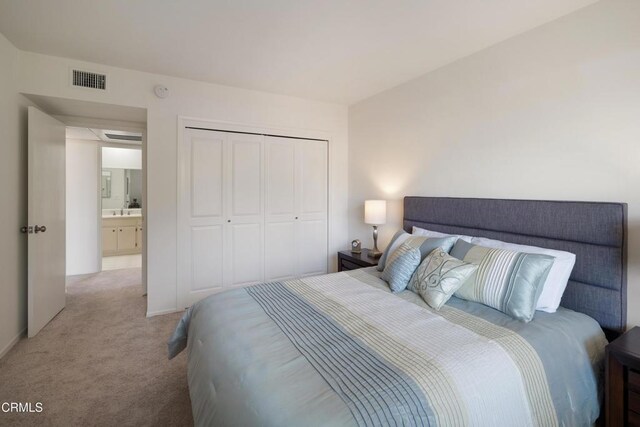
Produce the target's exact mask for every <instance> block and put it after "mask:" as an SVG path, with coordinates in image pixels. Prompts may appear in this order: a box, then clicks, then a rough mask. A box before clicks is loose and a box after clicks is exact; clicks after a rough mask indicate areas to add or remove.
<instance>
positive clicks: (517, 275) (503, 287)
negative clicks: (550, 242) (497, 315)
mask: <svg viewBox="0 0 640 427" xmlns="http://www.w3.org/2000/svg"><path fill="white" fill-rule="evenodd" d="M451 255H452V256H454V257H456V258H458V259H461V260H463V261H465V262H467V263H471V264H475V265H477V266H478V269H477V270H476V271H475V272H474V273H473V274H472V275H471V276H469V278H468V279H467V280H466V281H465V282H464V283H463V284H462V286H461V287H460V289H458V290H457V291H456V293H455V296H457V297H458V298H462V299H466V300H468V301H475V302H479V303H481V304H484V305H488V306H489V307H493V308H495V309H497V310H500V311H502V312H503V313H505V314H508V315H509V316H511V317H513V318H514V319H518V320H522V321H523V322H529V321H530V320H531V319H533V316H534V314H535V311H536V303H537V302H538V298H540V293H541V292H542V285H543V284H544V281H545V280H546V278H547V275H548V274H549V270H551V266H553V261H554V258H553V257H552V256H548V255H538V254H529V253H526V252H517V251H511V250H507V249H495V248H486V247H483V246H476V245H472V244H471V243H467V242H464V241H462V240H458V243H456V245H455V246H454V247H453V249H452V250H451Z"/></svg>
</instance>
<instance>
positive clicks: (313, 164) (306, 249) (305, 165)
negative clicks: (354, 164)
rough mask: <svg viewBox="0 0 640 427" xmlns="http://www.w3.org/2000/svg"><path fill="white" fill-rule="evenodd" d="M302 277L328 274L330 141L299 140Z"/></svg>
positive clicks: (299, 255)
mask: <svg viewBox="0 0 640 427" xmlns="http://www.w3.org/2000/svg"><path fill="white" fill-rule="evenodd" d="M298 153H299V155H298V159H297V162H296V163H297V167H298V177H299V185H298V197H297V202H298V212H299V214H298V221H297V225H298V249H297V250H298V272H297V273H298V276H309V275H316V274H324V273H326V272H327V142H326V141H310V140H299V141H298Z"/></svg>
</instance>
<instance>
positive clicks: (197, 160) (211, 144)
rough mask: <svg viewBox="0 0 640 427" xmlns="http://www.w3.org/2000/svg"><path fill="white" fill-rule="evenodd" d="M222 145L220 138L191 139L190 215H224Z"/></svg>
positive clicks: (215, 136)
mask: <svg viewBox="0 0 640 427" xmlns="http://www.w3.org/2000/svg"><path fill="white" fill-rule="evenodd" d="M223 146H224V140H223V139H222V138H220V137H219V136H218V135H212V138H210V139H205V138H193V139H192V140H191V156H190V157H191V159H190V160H191V176H190V183H191V216H192V217H217V218H220V217H222V215H223V166H224V165H223V161H224V156H223Z"/></svg>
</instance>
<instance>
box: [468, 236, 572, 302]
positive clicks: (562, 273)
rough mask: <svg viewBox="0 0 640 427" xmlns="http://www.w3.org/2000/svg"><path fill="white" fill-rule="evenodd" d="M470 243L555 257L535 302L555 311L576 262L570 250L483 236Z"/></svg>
mask: <svg viewBox="0 0 640 427" xmlns="http://www.w3.org/2000/svg"><path fill="white" fill-rule="evenodd" d="M471 243H472V244H474V245H478V246H485V247H488V248H495V249H508V250H512V251H518V252H527V253H530V254H541V255H549V256H552V257H554V258H555V260H554V262H553V265H552V266H551V270H549V275H548V276H547V280H545V282H544V284H543V285H542V293H541V294H540V298H539V299H538V303H537V304H536V310H540V311H546V312H547V313H555V312H556V310H557V309H558V307H559V306H560V300H561V299H562V294H564V290H565V289H566V287H567V282H568V281H569V276H571V271H572V270H573V266H574V265H575V263H576V256H575V255H574V254H572V253H570V252H564V251H556V250H553V249H546V248H539V247H537V246H526V245H516V244H514V243H507V242H503V241H501V240H493V239H487V238H485V237H474V238H473V239H472V240H471Z"/></svg>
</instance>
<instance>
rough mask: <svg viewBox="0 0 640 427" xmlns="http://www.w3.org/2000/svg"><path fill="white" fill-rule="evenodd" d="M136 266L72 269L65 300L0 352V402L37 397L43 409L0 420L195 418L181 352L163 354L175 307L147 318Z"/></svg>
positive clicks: (63, 422)
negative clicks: (31, 333) (80, 272)
mask: <svg viewBox="0 0 640 427" xmlns="http://www.w3.org/2000/svg"><path fill="white" fill-rule="evenodd" d="M141 294H142V288H141V285H140V269H127V270H114V271H105V272H102V273H98V274H95V275H90V276H82V277H74V278H71V279H70V280H69V283H68V285H67V307H66V308H65V309H64V310H63V311H62V312H61V313H60V314H58V315H57V316H56V317H55V318H54V319H53V321H51V323H49V324H48V325H47V326H46V327H45V328H44V329H43V330H42V331H41V332H40V333H39V334H38V335H37V336H36V337H34V338H30V339H26V338H25V339H22V340H21V341H20V342H19V343H18V344H17V345H16V346H15V347H14V348H13V349H11V351H10V352H9V353H8V354H7V355H6V356H5V357H3V358H2V359H0V404H2V402H32V403H33V404H35V402H42V405H43V411H42V413H39V414H38V413H36V414H24V413H22V414H7V413H4V412H2V411H1V410H0V425H3V426H4V425H52V426H76V425H80V426H89V425H95V426H103V425H104V426H124V425H131V426H143V425H154V426H159V425H171V426H183V425H184V426H187V425H193V419H192V416H191V403H190V400H189V392H188V389H187V379H186V358H185V354H184V353H183V354H180V355H179V356H178V357H176V358H175V359H173V360H167V349H166V342H167V339H168V338H169V335H170V334H171V332H172V331H173V328H174V326H175V324H176V322H177V320H178V319H179V318H180V314H179V313H177V314H170V315H165V316H156V317H152V318H149V319H147V318H146V317H145V312H146V298H145V297H143V296H141Z"/></svg>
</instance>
